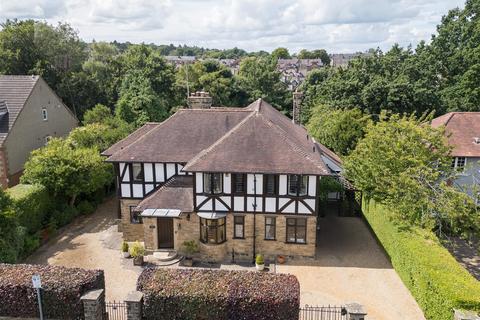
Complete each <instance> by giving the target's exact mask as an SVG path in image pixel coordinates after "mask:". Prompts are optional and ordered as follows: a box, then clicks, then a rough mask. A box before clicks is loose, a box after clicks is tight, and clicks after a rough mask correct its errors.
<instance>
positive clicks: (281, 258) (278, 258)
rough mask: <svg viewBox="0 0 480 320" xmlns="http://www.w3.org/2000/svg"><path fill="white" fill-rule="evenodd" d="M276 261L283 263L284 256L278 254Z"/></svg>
mask: <svg viewBox="0 0 480 320" xmlns="http://www.w3.org/2000/svg"><path fill="white" fill-rule="evenodd" d="M277 261H278V263H279V264H284V263H285V256H283V255H278V256H277Z"/></svg>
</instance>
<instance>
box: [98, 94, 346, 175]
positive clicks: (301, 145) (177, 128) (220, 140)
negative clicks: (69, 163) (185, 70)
mask: <svg viewBox="0 0 480 320" xmlns="http://www.w3.org/2000/svg"><path fill="white" fill-rule="evenodd" d="M140 130H145V132H144V133H143V134H138V131H137V132H136V133H134V134H133V135H131V136H129V137H127V138H126V139H124V140H122V141H121V142H120V143H119V144H115V145H114V146H112V147H111V148H109V149H108V150H107V151H105V152H104V154H105V155H110V157H109V158H108V160H107V161H112V162H132V161H137V162H177V163H186V166H185V167H184V171H210V172H242V173H247V172H258V173H292V174H296V173H298V174H318V175H330V174H331V171H330V170H329V168H328V167H327V165H326V164H325V163H324V161H323V160H322V155H324V156H327V157H329V158H332V159H333V160H334V161H336V162H338V163H341V160H340V159H339V158H338V156H336V155H335V154H334V153H333V152H332V151H330V150H328V149H327V148H326V147H325V146H323V145H320V144H318V143H317V142H315V141H314V140H313V139H312V138H311V137H310V136H309V135H308V133H307V131H306V129H305V128H304V127H302V126H299V125H296V124H294V123H293V122H292V121H291V120H290V119H289V118H287V117H286V116H285V115H283V114H282V113H280V112H279V111H278V110H276V109H275V108H274V107H272V106H271V105H270V104H268V103H267V102H265V101H263V100H262V99H258V100H257V101H255V102H254V103H252V104H250V105H249V106H248V107H245V108H213V109H181V110H179V111H178V112H177V113H175V115H173V116H172V117H170V118H169V119H167V120H165V121H164V122H162V123H161V124H157V125H156V126H155V127H153V128H150V129H146V128H143V129H140ZM112 150H113V151H114V152H112ZM115 150H116V151H115Z"/></svg>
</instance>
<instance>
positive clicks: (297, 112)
mask: <svg viewBox="0 0 480 320" xmlns="http://www.w3.org/2000/svg"><path fill="white" fill-rule="evenodd" d="M302 100H303V92H299V91H297V90H295V92H294V93H293V113H292V116H293V119H292V120H293V123H295V124H299V125H301V124H302V123H301V119H300V116H301V113H302Z"/></svg>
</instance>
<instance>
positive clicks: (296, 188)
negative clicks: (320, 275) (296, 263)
mask: <svg viewBox="0 0 480 320" xmlns="http://www.w3.org/2000/svg"><path fill="white" fill-rule="evenodd" d="M190 99H197V100H198V101H201V102H202V103H195V102H192V101H191V102H190V103H189V105H191V106H196V108H191V109H181V110H179V111H177V112H176V113H175V114H174V115H173V116H171V117H170V118H168V119H167V120H165V121H164V122H162V123H148V124H146V125H144V126H143V127H141V128H139V129H138V130H137V131H135V132H134V133H132V134H131V135H130V136H128V137H127V138H125V139H124V140H122V141H120V142H118V143H117V144H115V145H113V146H112V147H110V148H109V149H108V150H106V151H104V152H103V154H104V155H105V156H108V159H107V161H108V162H111V163H113V164H114V165H115V168H116V171H117V178H118V195H119V197H120V205H121V226H120V227H121V230H122V231H123V235H124V238H125V239H126V240H127V241H134V240H139V241H144V243H145V247H146V249H147V250H150V251H155V250H158V249H174V250H181V248H182V244H183V242H184V241H186V240H196V241H198V242H199V245H200V253H201V254H202V255H203V256H205V257H208V258H209V259H214V260H223V259H225V258H229V257H232V256H235V258H236V259H242V258H243V259H252V257H254V256H255V254H257V253H262V254H265V255H276V254H282V255H291V256H303V257H313V256H314V255H315V241H316V230H317V224H318V221H317V217H318V215H319V209H318V208H319V203H318V199H317V198H318V193H317V191H318V190H317V184H318V182H319V180H320V179H322V177H323V176H330V175H336V173H335V172H336V171H339V170H340V166H341V161H340V159H339V158H338V157H337V156H336V155H335V154H334V153H333V152H331V151H330V150H328V149H327V148H325V147H324V146H322V145H320V144H319V143H317V142H315V141H314V140H313V139H312V138H311V137H310V136H309V135H308V133H307V131H306V130H305V128H303V127H302V126H300V125H297V124H295V123H293V122H292V121H291V120H290V119H288V118H287V117H286V116H284V115H283V114H281V113H280V112H279V111H277V110H276V109H275V108H273V107H272V106H271V105H269V104H268V103H267V102H265V101H263V100H261V99H259V100H257V101H255V102H254V103H252V104H251V105H249V106H248V107H245V108H210V107H209V106H210V105H211V98H210V97H209V96H208V95H205V94H202V95H195V96H192V97H190ZM198 101H197V102H198Z"/></svg>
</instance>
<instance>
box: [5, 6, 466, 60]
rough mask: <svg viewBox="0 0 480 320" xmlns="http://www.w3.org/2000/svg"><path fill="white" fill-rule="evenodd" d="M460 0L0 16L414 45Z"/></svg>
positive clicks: (221, 35) (331, 42)
mask: <svg viewBox="0 0 480 320" xmlns="http://www.w3.org/2000/svg"><path fill="white" fill-rule="evenodd" d="M463 5H464V0H289V1H287V0H227V1H219V0H115V1H114V0H0V21H4V20H5V19H14V18H18V19H27V18H33V19H37V20H43V21H47V22H49V23H52V24H56V23H57V22H58V21H62V22H68V23H70V24H71V25H72V26H73V28H75V29H76V30H77V31H78V32H79V35H80V37H81V38H82V39H84V40H85V41H92V40H93V39H95V40H96V41H113V40H117V41H119V42H124V41H130V42H132V43H141V42H145V43H155V44H170V43H173V44H176V45H178V44H187V45H197V46H202V47H208V48H219V49H226V48H233V47H238V48H242V49H245V50H247V51H258V50H266V51H271V50H273V49H275V48H277V47H286V48H288V49H289V50H290V52H291V53H293V52H298V51H299V50H301V49H303V48H305V49H319V48H323V49H326V50H327V51H328V52H329V53H334V52H338V53H345V52H358V51H365V50H368V49H369V48H377V47H379V48H380V49H382V50H387V49H388V48H390V47H391V46H392V45H393V44H394V43H399V44H400V45H402V46H407V45H409V44H412V45H413V46H415V45H416V44H417V43H418V42H419V41H420V40H426V41H428V40H429V39H430V37H431V34H433V33H435V30H436V25H437V24H439V23H440V20H441V17H442V15H444V14H446V13H447V12H448V10H449V9H452V8H454V7H463Z"/></svg>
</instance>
